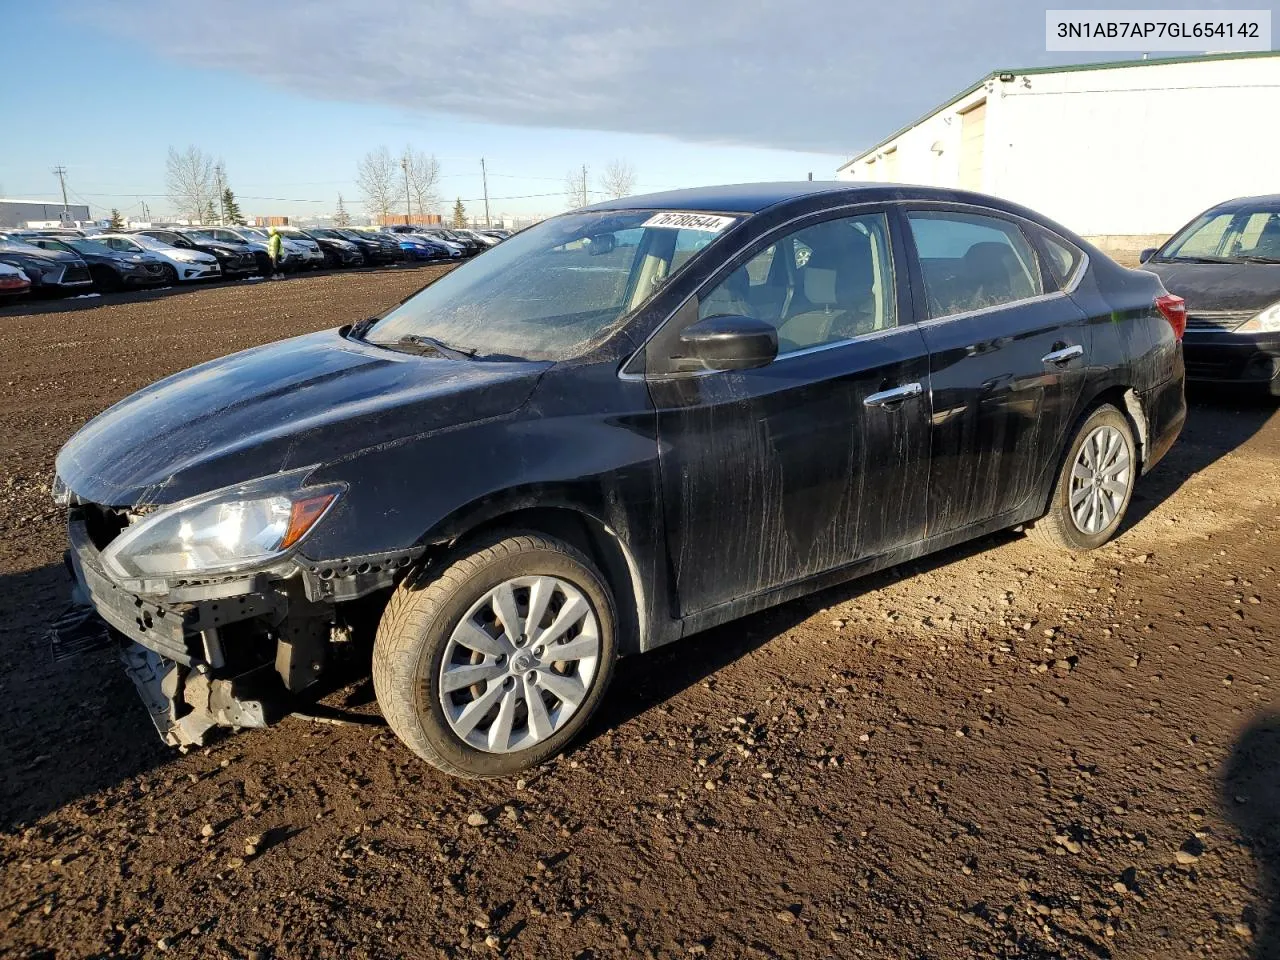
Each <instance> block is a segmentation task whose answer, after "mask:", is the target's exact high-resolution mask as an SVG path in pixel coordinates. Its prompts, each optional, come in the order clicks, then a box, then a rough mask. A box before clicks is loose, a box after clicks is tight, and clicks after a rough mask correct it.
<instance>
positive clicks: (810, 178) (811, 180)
mask: <svg viewBox="0 0 1280 960" xmlns="http://www.w3.org/2000/svg"><path fill="white" fill-rule="evenodd" d="M809 182H810V183H812V182H813V171H812V170H810V171H809Z"/></svg>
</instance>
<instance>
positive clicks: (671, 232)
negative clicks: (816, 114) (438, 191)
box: [367, 210, 734, 360]
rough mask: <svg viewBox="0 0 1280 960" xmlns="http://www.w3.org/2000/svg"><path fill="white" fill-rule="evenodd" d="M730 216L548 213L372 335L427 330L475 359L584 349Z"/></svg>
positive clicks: (386, 340) (393, 338)
mask: <svg viewBox="0 0 1280 960" xmlns="http://www.w3.org/2000/svg"><path fill="white" fill-rule="evenodd" d="M733 223H734V218H733V217H717V216H704V215H701V214H671V213H655V211H653V210H621V211H601V212H599V213H572V214H566V215H564V216H560V217H556V218H554V219H551V220H545V221H543V222H542V223H540V224H538V225H537V226H535V227H532V228H530V229H529V230H526V231H525V232H524V233H522V234H520V235H519V236H518V237H513V238H511V239H510V240H508V241H507V242H505V243H503V244H500V245H499V246H496V247H493V248H492V249H490V250H489V251H488V252H486V253H485V255H484V256H482V257H478V258H476V259H475V260H473V261H472V262H470V263H468V264H466V265H465V266H462V267H459V268H458V269H456V270H453V271H451V272H450V273H447V274H445V275H444V276H443V277H441V278H440V279H439V280H437V281H436V282H435V283H433V284H432V285H431V286H429V287H427V288H426V289H425V290H423V291H422V292H421V293H419V294H418V295H417V296H415V297H413V298H412V299H410V300H407V301H405V302H404V303H402V304H401V305H400V306H398V307H396V308H395V309H393V310H392V311H391V312H390V313H388V314H387V315H386V316H385V317H383V318H382V320H380V321H379V322H378V323H377V324H375V325H374V326H373V328H372V329H371V330H370V331H369V333H368V335H367V339H368V340H370V341H372V342H374V343H379V344H383V345H387V346H391V345H394V344H396V343H397V342H398V341H399V340H400V339H401V338H403V337H430V338H432V339H434V340H437V341H439V342H441V343H443V344H445V345H446V346H449V347H452V348H454V349H456V350H461V351H464V352H467V353H471V352H474V353H475V354H476V355H477V356H486V355H496V356H503V357H516V358H520V359H529V360H565V359H568V358H570V357H575V356H579V355H581V354H582V353H585V352H586V351H587V350H589V349H590V348H591V347H593V346H594V345H595V344H597V343H598V342H599V341H601V340H602V339H603V338H604V337H605V336H607V335H608V334H610V333H612V332H613V330H614V329H616V326H617V324H618V321H619V320H620V319H621V318H622V317H623V316H624V315H625V314H627V313H629V312H630V311H631V310H634V309H635V308H636V307H638V306H640V305H641V304H642V303H644V302H645V301H646V300H648V299H649V297H651V296H652V295H653V294H654V293H656V292H657V291H658V290H659V289H661V287H662V285H663V284H664V283H666V282H667V281H668V280H669V279H670V278H671V277H672V276H673V275H674V274H675V273H676V271H678V270H679V269H681V267H683V266H684V264H685V263H686V262H687V261H688V260H689V259H690V258H691V257H692V256H693V255H694V254H695V253H697V252H698V251H699V250H701V249H702V248H704V247H705V246H706V245H707V244H708V243H710V242H711V241H712V240H714V239H715V237H716V235H717V234H718V233H719V232H721V231H723V230H725V229H726V228H727V227H729V226H730V225H731V224H733Z"/></svg>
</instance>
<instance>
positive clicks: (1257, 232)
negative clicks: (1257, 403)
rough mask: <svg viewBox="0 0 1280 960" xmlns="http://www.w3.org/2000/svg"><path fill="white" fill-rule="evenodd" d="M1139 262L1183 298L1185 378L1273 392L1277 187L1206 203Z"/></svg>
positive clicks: (1279, 229) (1279, 249)
mask: <svg viewBox="0 0 1280 960" xmlns="http://www.w3.org/2000/svg"><path fill="white" fill-rule="evenodd" d="M1142 262H1143V263H1144V264H1145V269H1147V270H1150V271H1151V272H1152V273H1154V274H1156V276H1158V277H1159V278H1160V279H1161V280H1163V281H1164V285H1165V286H1166V287H1168V288H1169V290H1170V291H1172V292H1173V293H1176V294H1178V295H1179V296H1180V297H1182V298H1183V299H1184V300H1186V302H1187V334H1186V337H1185V338H1184V340H1183V349H1184V350H1185V351H1186V358H1187V379H1188V380H1191V381H1205V382H1209V383H1214V384H1218V385H1230V386H1240V387H1245V388H1248V389H1251V390H1256V391H1259V392H1261V393H1265V394H1270V395H1271V396H1273V397H1280V194H1273V195H1271V196H1265V197H1242V198H1240V199H1238V200H1229V201H1227V202H1226V203H1220V204H1218V205H1217V206H1216V207H1211V208H1210V209H1208V210H1206V211H1205V212H1204V213H1202V214H1200V216H1198V217H1196V218H1195V219H1194V220H1193V221H1191V223H1189V224H1187V225H1186V226H1185V227H1183V228H1182V229H1181V230H1179V231H1178V232H1177V233H1176V234H1174V235H1173V237H1171V238H1170V239H1169V240H1168V241H1167V242H1166V243H1165V244H1164V246H1162V247H1160V248H1159V249H1152V250H1144V251H1143V252H1142Z"/></svg>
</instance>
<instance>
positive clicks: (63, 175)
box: [53, 164, 71, 226]
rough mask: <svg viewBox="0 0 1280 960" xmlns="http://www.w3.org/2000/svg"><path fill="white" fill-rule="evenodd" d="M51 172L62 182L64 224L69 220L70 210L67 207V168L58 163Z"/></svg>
mask: <svg viewBox="0 0 1280 960" xmlns="http://www.w3.org/2000/svg"><path fill="white" fill-rule="evenodd" d="M53 172H54V173H56V174H57V175H58V182H59V183H60V184H62V223H63V225H64V226H65V225H67V224H69V223H70V222H71V211H70V210H69V209H68V208H67V168H66V167H64V166H62V165H61V164H59V165H58V166H56V167H54V168H53Z"/></svg>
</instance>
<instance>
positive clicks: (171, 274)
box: [161, 263, 178, 287]
mask: <svg viewBox="0 0 1280 960" xmlns="http://www.w3.org/2000/svg"><path fill="white" fill-rule="evenodd" d="M177 282H178V271H177V269H176V268H175V267H174V266H173V265H172V264H169V263H166V264H165V265H164V280H163V281H161V285H162V286H166V287H171V286H173V285H174V284H175V283H177Z"/></svg>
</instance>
